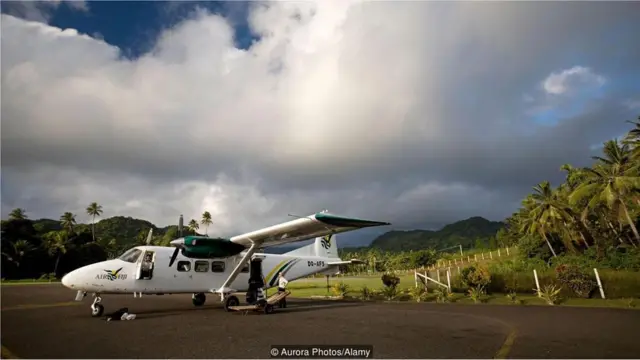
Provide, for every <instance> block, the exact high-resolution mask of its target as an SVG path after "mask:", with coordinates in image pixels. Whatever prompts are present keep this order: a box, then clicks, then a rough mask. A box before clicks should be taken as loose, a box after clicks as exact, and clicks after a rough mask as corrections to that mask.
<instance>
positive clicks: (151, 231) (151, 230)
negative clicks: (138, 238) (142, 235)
mask: <svg viewBox="0 0 640 360" xmlns="http://www.w3.org/2000/svg"><path fill="white" fill-rule="evenodd" d="M152 237H153V228H151V229H149V235H147V245H151V238H152Z"/></svg>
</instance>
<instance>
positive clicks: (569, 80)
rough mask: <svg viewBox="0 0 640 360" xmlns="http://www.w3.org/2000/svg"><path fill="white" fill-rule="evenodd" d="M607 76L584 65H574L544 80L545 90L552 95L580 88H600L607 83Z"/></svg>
mask: <svg viewBox="0 0 640 360" xmlns="http://www.w3.org/2000/svg"><path fill="white" fill-rule="evenodd" d="M605 81H606V79H605V77H604V76H601V75H598V74H596V73H594V72H593V71H592V70H591V69H589V68H587V67H584V66H574V67H572V68H571V69H566V70H563V71H561V72H554V73H552V74H551V75H549V76H548V77H547V78H546V79H545V80H544V82H543V84H542V86H543V87H544V90H545V91H546V92H547V93H549V94H552V95H561V94H566V93H567V92H571V91H572V90H576V89H580V88H588V89H592V88H599V87H600V86H602V85H604V84H605Z"/></svg>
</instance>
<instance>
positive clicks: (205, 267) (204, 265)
mask: <svg viewBox="0 0 640 360" xmlns="http://www.w3.org/2000/svg"><path fill="white" fill-rule="evenodd" d="M194 270H195V271H196V272H207V271H209V262H208V261H202V260H198V261H196V266H195V269H194Z"/></svg>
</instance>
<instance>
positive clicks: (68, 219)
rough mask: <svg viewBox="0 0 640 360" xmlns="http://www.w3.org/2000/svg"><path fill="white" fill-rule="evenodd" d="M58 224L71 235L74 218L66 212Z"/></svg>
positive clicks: (74, 223) (74, 222)
mask: <svg viewBox="0 0 640 360" xmlns="http://www.w3.org/2000/svg"><path fill="white" fill-rule="evenodd" d="M60 223H61V224H62V227H63V228H64V229H66V230H67V231H69V233H72V232H73V227H74V226H75V225H76V216H75V215H74V214H72V213H70V212H68V211H67V212H65V213H64V214H63V215H62V216H61V217H60Z"/></svg>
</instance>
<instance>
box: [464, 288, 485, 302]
mask: <svg viewBox="0 0 640 360" xmlns="http://www.w3.org/2000/svg"><path fill="white" fill-rule="evenodd" d="M468 294H469V297H470V298H471V300H473V302H474V303H477V302H478V301H480V298H481V297H482V295H484V286H482V285H478V286H474V287H472V288H471V289H469V291H468Z"/></svg>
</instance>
